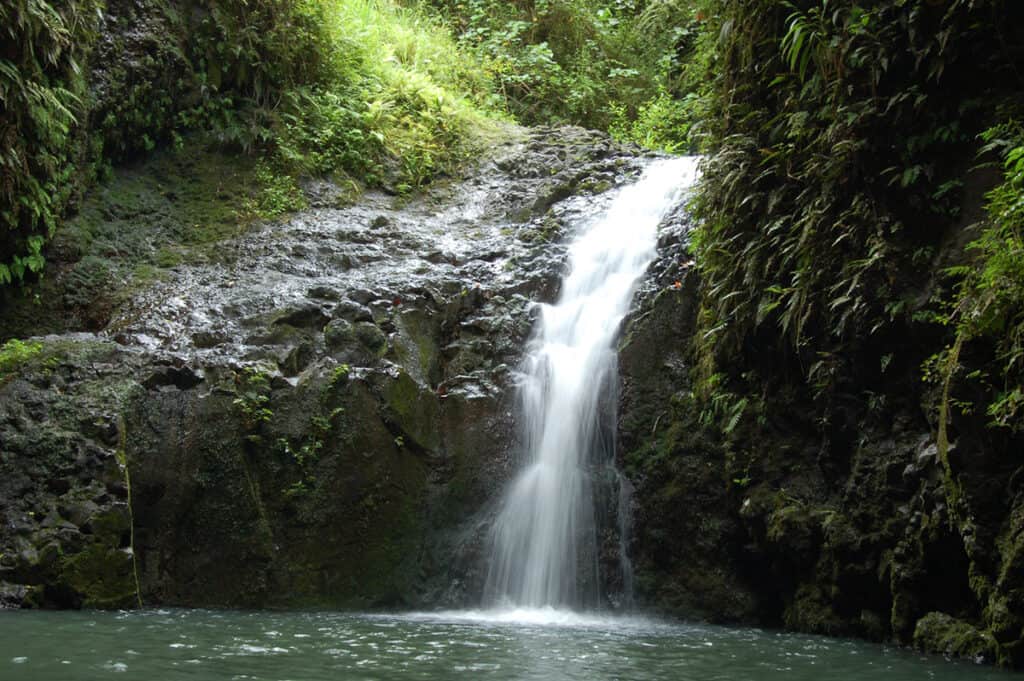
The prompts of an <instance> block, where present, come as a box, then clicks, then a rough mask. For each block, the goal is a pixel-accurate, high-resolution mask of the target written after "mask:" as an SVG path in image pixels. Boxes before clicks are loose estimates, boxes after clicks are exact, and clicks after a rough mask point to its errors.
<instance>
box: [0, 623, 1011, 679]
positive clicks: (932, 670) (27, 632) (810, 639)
mask: <svg viewBox="0 0 1024 681" xmlns="http://www.w3.org/2000/svg"><path fill="white" fill-rule="evenodd" d="M1007 678H1010V675H1009V674H1007V673H1005V672H1000V671H998V670H994V669H991V668H988V667H983V666H978V665H972V664H969V663H965V662H947V661H944V660H942V659H941V658H935V657H928V656H922V655H918V654H915V653H913V652H910V651H907V650H901V649H896V648H891V647H886V646H882V645H879V644H871V643H865V642H861V641H849V640H842V639H829V638H824V637H817V636H806V635H799V634H790V633H782V632H775V631H766V630H762V629H750V628H738V627H718V626H710V625H703V624H681V623H677V622H667V621H660V620H655V619H646V618H640V617H632V618H631V617H604V616H601V615H596V614H582V615H581V614H576V613H572V612H570V611H564V610H554V609H536V610H509V611H500V610H498V611H459V612H438V613H413V614H351V613H328V612H265V611H263V612H235V611H211V610H170V609H168V610H141V611H132V612H120V613H118V612H40V611H6V612H0V679H4V680H6V681H72V680H73V681H93V680H96V679H139V680H144V681H185V680H190V681H196V680H202V681H222V680H223V681H229V680H230V681H235V680H243V679H244V680H246V681H321V680H323V681H347V680H349V679H374V680H387V679H403V680H404V679H424V680H428V679H522V680H534V679H535V680H541V679H551V680H558V679H580V680H583V679H586V680H587V681H593V680H600V679H628V680H631V681H635V680H643V679H658V680H661V679H665V680H671V681H774V680H779V681H781V680H783V679H785V680H786V681H805V680H806V681H853V680H855V679H856V680H858V681H859V680H863V679H873V680H874V679H885V680H891V681H897V680H899V681H911V680H915V681H916V680H918V679H935V680H938V681H943V680H948V681H954V680H955V681H987V680H994V679H1007Z"/></svg>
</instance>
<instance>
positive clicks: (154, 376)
mask: <svg viewBox="0 0 1024 681" xmlns="http://www.w3.org/2000/svg"><path fill="white" fill-rule="evenodd" d="M202 382H203V373H202V372H201V371H197V370H195V369H193V368H191V367H188V366H183V367H174V366H169V367H163V368H161V369H158V370H157V371H154V372H153V373H151V374H150V375H149V376H147V377H146V378H145V379H144V380H143V381H142V385H143V386H145V387H146V388H147V389H149V390H155V389H157V388H163V387H174V388H177V389H178V390H191V389H192V388H195V387H196V386H197V385H199V384H200V383H202Z"/></svg>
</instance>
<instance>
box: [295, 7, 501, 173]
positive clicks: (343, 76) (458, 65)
mask: <svg viewBox="0 0 1024 681" xmlns="http://www.w3.org/2000/svg"><path fill="white" fill-rule="evenodd" d="M321 7H322V11H323V15H324V18H325V24H326V25H325V27H324V30H325V31H326V33H327V35H328V36H329V39H328V40H327V42H326V44H327V46H328V49H330V50H333V51H335V52H336V53H340V54H334V55H329V56H328V58H327V59H326V60H325V61H329V62H330V63H333V64H335V68H336V73H335V74H334V77H333V78H332V79H331V81H330V83H329V84H327V85H326V86H321V87H318V88H315V89H314V90H312V91H309V92H306V91H304V94H303V96H302V97H301V98H299V105H298V107H297V108H296V111H295V113H294V115H293V116H292V117H290V118H289V119H288V122H287V124H286V125H285V126H284V131H283V133H282V134H281V135H280V137H279V139H278V151H279V153H278V155H277V159H278V161H279V166H280V167H282V168H284V169H285V170H286V171H288V172H292V173H294V172H295V171H296V170H301V171H308V172H315V173H320V174H327V173H333V172H339V171H340V172H343V173H345V174H347V175H349V176H350V177H352V178H353V179H356V180H358V181H361V182H364V183H367V184H374V183H378V182H388V183H389V184H391V185H393V186H394V187H395V188H396V189H397V190H399V191H409V190H411V189H413V188H415V187H419V186H423V185H424V184H426V183H427V182H429V181H430V180H431V179H432V178H434V177H435V176H437V175H438V174H441V173H444V172H448V171H450V170H451V169H452V167H453V166H454V165H455V164H457V163H458V162H459V161H461V160H462V159H463V158H465V157H466V156H467V152H468V150H469V149H471V148H472V147H473V140H474V139H475V138H476V133H481V132H484V131H488V130H493V129H494V127H495V123H496V122H497V121H499V120H501V119H502V118H503V117H504V116H503V114H502V113H501V99H500V98H499V97H498V96H497V95H496V94H495V87H494V84H493V82H492V80H491V79H490V77H489V76H488V75H487V73H488V71H487V69H486V68H484V65H483V64H482V63H481V62H480V59H479V57H477V56H476V55H474V54H471V53H468V52H467V51H465V50H461V49H460V48H459V46H458V45H457V44H456V43H455V41H454V40H453V39H452V37H451V34H450V33H449V31H448V30H447V29H446V28H445V27H444V26H443V25H441V24H439V23H438V22H437V20H436V19H432V18H430V17H428V16H427V15H426V14H425V13H424V12H422V11H421V10H419V9H416V8H411V7H403V6H398V5H397V4H395V3H393V2H390V1H389V0H322V4H321Z"/></svg>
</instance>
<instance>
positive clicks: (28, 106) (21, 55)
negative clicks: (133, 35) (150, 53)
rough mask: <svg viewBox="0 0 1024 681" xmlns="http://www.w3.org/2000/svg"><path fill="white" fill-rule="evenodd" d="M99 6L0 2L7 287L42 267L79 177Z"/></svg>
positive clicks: (1, 245) (2, 268)
mask: <svg viewBox="0 0 1024 681" xmlns="http://www.w3.org/2000/svg"><path fill="white" fill-rule="evenodd" d="M99 6H100V3H99V2H98V0H71V1H69V2H62V3H59V4H56V5H51V4H49V3H46V2H40V1H38V0H14V1H13V2H4V3H2V4H0V26H2V27H3V28H2V29H0V35H2V37H3V38H2V42H3V44H4V45H5V47H4V48H3V49H2V50H0V102H2V105H0V222H2V227H0V228H2V229H3V232H4V234H3V240H2V242H0V285H3V284H8V283H11V282H12V281H16V282H20V281H22V280H24V279H25V277H26V275H27V274H29V273H38V272H40V271H41V270H42V268H43V263H44V260H43V254H42V251H43V245H44V244H45V243H46V240H47V239H48V238H49V237H50V236H52V234H53V231H54V229H55V228H56V226H57V219H58V218H59V217H60V215H61V212H62V211H63V209H64V205H65V203H66V202H67V201H68V198H69V196H70V192H71V187H72V186H73V180H74V175H75V170H76V168H75V158H74V157H75V148H74V146H73V144H72V137H73V134H74V126H75V124H76V123H77V122H78V121H79V120H80V119H81V118H82V114H83V106H82V97H83V95H84V93H85V79H84V77H83V64H84V62H85V60H86V59H87V58H88V55H89V45H90V44H91V42H92V39H93V34H94V31H95V27H96V20H97V15H96V12H97V10H98V9H99Z"/></svg>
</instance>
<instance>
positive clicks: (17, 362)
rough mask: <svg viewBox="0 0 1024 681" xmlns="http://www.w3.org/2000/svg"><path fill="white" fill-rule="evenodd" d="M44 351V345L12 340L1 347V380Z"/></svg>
mask: <svg viewBox="0 0 1024 681" xmlns="http://www.w3.org/2000/svg"><path fill="white" fill-rule="evenodd" d="M42 351H43V345H42V343H38V342H33V341H29V342H25V341H21V340H18V339H16V338H12V339H11V340H9V341H7V342H6V343H4V344H3V345H0V378H3V377H4V376H5V375H6V374H10V373H13V372H14V371H16V370H17V369H18V367H19V366H21V365H22V364H24V363H25V362H27V361H28V360H30V359H32V358H33V357H36V356H38V355H39V353H41V352H42Z"/></svg>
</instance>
